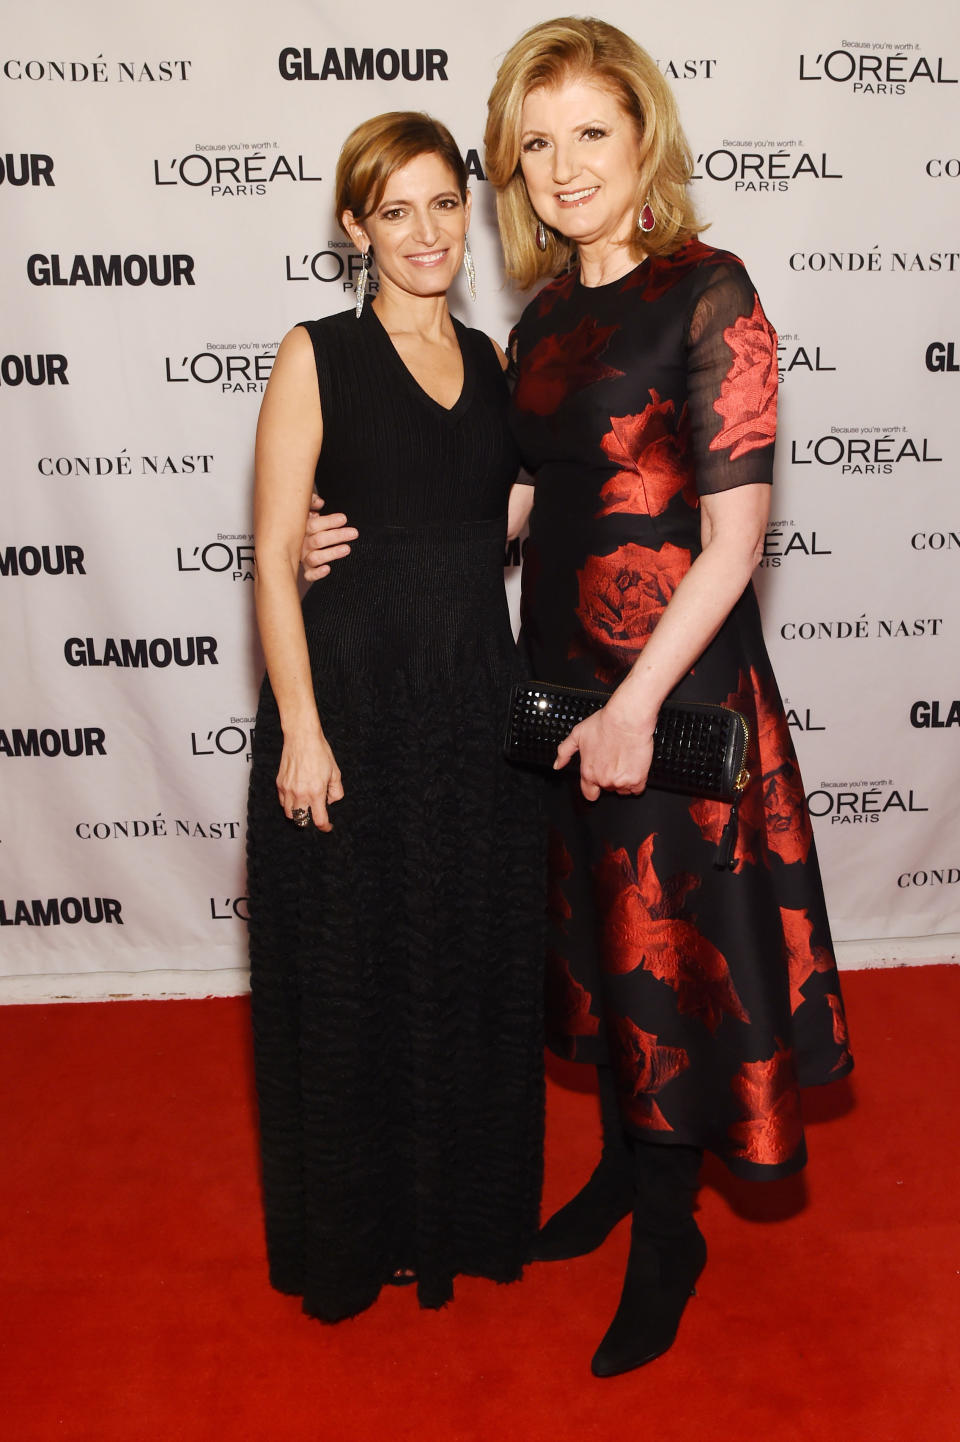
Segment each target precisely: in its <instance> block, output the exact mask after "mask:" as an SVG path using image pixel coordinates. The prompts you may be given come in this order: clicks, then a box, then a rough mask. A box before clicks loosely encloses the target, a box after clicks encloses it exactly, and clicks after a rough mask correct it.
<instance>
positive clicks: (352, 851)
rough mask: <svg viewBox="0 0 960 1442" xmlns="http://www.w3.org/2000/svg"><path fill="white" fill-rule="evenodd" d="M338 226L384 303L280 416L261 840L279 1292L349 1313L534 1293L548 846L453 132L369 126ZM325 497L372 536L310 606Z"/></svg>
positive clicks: (265, 588) (263, 1106) (310, 352)
mask: <svg viewBox="0 0 960 1442" xmlns="http://www.w3.org/2000/svg"><path fill="white" fill-rule="evenodd" d="M337 213H338V216H340V218H341V223H342V224H343V226H344V229H345V230H346V232H347V233H348V235H349V237H350V239H351V240H352V241H353V242H354V243H355V244H356V245H357V246H358V248H359V249H360V251H361V252H362V253H363V255H364V265H365V268H366V267H368V266H369V253H370V250H371V248H372V247H373V248H375V250H376V255H377V263H378V272H379V290H378V292H377V296H376V299H375V300H374V301H373V302H372V304H371V302H370V300H369V298H368V299H367V300H366V303H365V304H361V303H359V302H358V305H357V307H356V311H354V310H350V311H349V312H345V313H343V314H339V315H334V316H329V317H327V318H326V319H324V320H320V321H310V322H307V323H306V324H304V325H302V326H297V327H295V329H294V330H292V331H291V332H290V333H289V335H288V336H287V337H286V338H285V339H284V341H283V343H282V345H281V346H280V349H279V352H278V355H277V361H276V365H275V367H274V370H273V374H272V376H271V378H270V381H269V384H268V386H267V390H266V393H265V396H264V400H263V406H262V408H261V413H260V421H259V427H258V432H257V480H256V501H255V533H256V560H257V579H256V591H257V614H258V620H259V625H260V633H261V637H262V640H263V647H264V652H265V655H266V662H267V672H268V679H266V680H265V681H264V685H263V691H262V695H261V700H260V708H259V712H258V715H257V723H256V739H255V746H254V756H253V768H252V775H251V783H250V802H249V831H248V852H249V889H250V907H251V921H250V956H251V987H252V1003H253V1025H254V1043H255V1066H256V1081H257V1091H258V1098H259V1106H260V1124H261V1148H262V1160H263V1188H264V1208H265V1214H266V1230H267V1245H268V1254H269V1265H270V1278H271V1281H272V1283H273V1285H274V1286H275V1287H277V1288H278V1289H279V1290H281V1291H283V1292H289V1293H292V1294H295V1295H298V1296H301V1297H302V1298H303V1307H304V1310H305V1311H306V1312H308V1313H310V1314H311V1315H314V1316H317V1317H320V1318H323V1319H325V1320H327V1321H337V1320H338V1319H340V1318H342V1317H347V1316H351V1315H354V1314H355V1313H357V1312H360V1311H361V1310H363V1309H364V1308H365V1307H367V1306H369V1305H370V1304H371V1302H373V1301H374V1300H375V1298H376V1296H377V1294H378V1292H379V1290H380V1287H381V1286H382V1285H383V1284H384V1283H389V1282H397V1281H404V1280H415V1281H416V1284H417V1288H418V1293H419V1300H420V1302H421V1304H422V1305H423V1306H428V1307H438V1306H441V1305H442V1304H443V1303H444V1302H445V1301H446V1300H447V1299H448V1298H449V1297H450V1296H451V1295H452V1284H453V1278H454V1276H455V1275H456V1274H457V1273H459V1272H465V1273H473V1274H478V1275H482V1276H485V1277H491V1278H494V1279H496V1280H498V1281H509V1280H511V1279H513V1278H515V1277H517V1276H518V1275H519V1274H520V1270H521V1266H522V1263H523V1262H524V1260H525V1259H526V1257H527V1255H528V1252H529V1248H530V1246H531V1243H532V1239H533V1236H534V1234H535V1232H536V1226H537V1212H538V1204H539V1190H540V1174H541V1154H542V1007H541V995H542V952H543V936H542V926H541V912H542V907H541V900H540V899H541V896H542V885H543V877H542V871H541V865H540V862H541V848H540V841H539V832H540V829H541V827H540V824H539V822H538V820H537V817H536V813H535V795H533V794H532V788H531V782H530V780H529V778H523V777H520V776H518V775H516V774H515V773H514V772H513V771H512V770H511V768H510V767H508V765H507V764H506V762H504V761H503V760H502V759H501V757H500V752H499V746H500V739H501V735H502V727H503V714H504V708H505V706H506V698H507V692H508V689H509V685H510V683H511V681H512V679H513V678H514V672H515V667H516V656H515V650H514V646H513V638H512V635H511V631H510V624H509V617H508V612H507V605H506V597H505V593H504V587H503V554H504V543H505V537H506V531H507V505H508V496H509V494H510V490H511V485H512V483H513V481H514V480H515V477H516V474H517V456H516V449H515V446H514V443H513V441H512V439H511V436H510V433H509V429H508V426H507V414H506V412H507V387H506V381H505V379H504V376H503V371H502V365H501V361H502V356H501V357H500V358H498V354H497V352H496V350H495V348H494V346H493V345H492V343H491V342H490V341H489V340H488V339H487V338H486V337H485V336H483V335H481V334H480V333H479V332H478V331H475V330H468V329H467V328H466V327H464V326H462V325H461V324H460V323H459V322H458V321H454V320H453V319H452V318H451V316H450V313H449V310H448V308H447V301H446V292H447V289H448V287H449V286H450V284H451V283H452V281H453V279H454V277H455V275H456V274H457V272H458V269H459V267H460V265H461V262H462V261H463V260H464V250H465V246H466V231H467V226H468V222H469V214H470V197H469V194H468V192H467V184H466V171H465V168H464V162H463V160H462V158H461V156H460V154H459V152H458V150H457V147H456V145H455V143H454V141H453V139H452V137H451V136H450V134H449V132H448V131H447V130H446V129H445V128H444V127H443V126H442V125H439V124H438V123H437V122H435V121H432V120H430V119H429V118H428V117H426V116H423V115H418V114H407V113H401V112H397V113H392V114H390V115H385V116H380V117H377V118H376V119H375V120H372V121H369V122H367V123H366V124H365V125H362V126H360V127H359V128H358V130H356V131H355V132H354V133H353V134H352V135H351V136H350V138H349V139H348V141H347V143H346V145H345V146H344V149H343V152H342V154H341V158H340V163H339V166H338V170H337ZM468 274H469V267H468ZM361 301H362V297H361ZM315 485H316V486H317V488H318V489H320V490H322V492H323V494H324V496H325V497H326V498H327V499H328V501H329V502H330V503H331V505H333V506H334V507H340V508H343V509H347V508H349V511H350V515H351V519H353V520H355V521H356V523H357V526H358V528H359V529H360V533H361V534H360V539H359V540H358V541H356V542H355V544H354V545H353V547H352V553H351V554H350V556H349V558H348V559H345V560H342V561H341V562H340V563H339V564H338V566H337V567H336V568H335V573H334V575H333V576H332V577H331V579H329V580H326V581H324V583H323V584H322V585H320V586H315V587H313V588H312V589H311V590H310V591H308V592H307V595H306V597H305V599H304V602H303V607H302V611H301V607H300V604H299V600H298V594H297V580H296V578H297V568H298V561H299V553H300V544H301V539H302V536H303V526H304V517H305V515H306V513H307V509H308V505H309V502H310V496H311V492H312V491H313V489H314V486H315ZM521 490H522V491H523V490H528V488H526V487H524V488H521Z"/></svg>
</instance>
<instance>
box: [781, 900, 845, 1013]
mask: <svg viewBox="0 0 960 1442" xmlns="http://www.w3.org/2000/svg"><path fill="white" fill-rule="evenodd" d="M780 921H781V924H782V926H783V944H784V949H785V951H786V955H787V969H788V971H789V973H790V1010H791V1012H793V1013H795V1012H796V1011H798V1009H799V1008H800V1007H801V1006H802V1005H803V1003H804V1001H805V1000H806V997H805V996H804V994H803V987H804V984H805V983H806V982H808V981H809V980H810V978H811V976H813V974H814V972H815V971H821V972H823V971H832V970H833V955H832V954H831V952H829V951H828V950H827V948H826V947H825V946H814V945H813V942H812V937H813V922H812V921H811V920H810V917H809V915H808V913H807V912H806V911H805V910H803V911H796V910H791V909H790V908H789V907H786V906H781V908H780Z"/></svg>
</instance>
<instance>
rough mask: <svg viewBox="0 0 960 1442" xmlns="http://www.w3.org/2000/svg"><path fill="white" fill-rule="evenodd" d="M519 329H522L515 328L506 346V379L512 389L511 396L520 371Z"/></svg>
mask: <svg viewBox="0 0 960 1442" xmlns="http://www.w3.org/2000/svg"><path fill="white" fill-rule="evenodd" d="M519 329H520V327H519V326H516V325H515V326H514V327H513V330H512V331H511V332H510V335H509V337H508V339H507V345H506V354H507V369H506V372H505V374H506V377H507V385H508V386H509V387H510V394H511V395H512V394H513V388H514V386H515V385H516V383H517V371H518V365H517V343H518V332H519Z"/></svg>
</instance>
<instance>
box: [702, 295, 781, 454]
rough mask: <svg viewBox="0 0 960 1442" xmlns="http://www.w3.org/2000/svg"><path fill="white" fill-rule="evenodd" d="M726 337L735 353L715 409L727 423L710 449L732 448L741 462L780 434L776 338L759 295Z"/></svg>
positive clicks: (728, 330) (732, 451)
mask: <svg viewBox="0 0 960 1442" xmlns="http://www.w3.org/2000/svg"><path fill="white" fill-rule="evenodd" d="M723 339H724V340H725V342H726V343H727V345H728V346H729V347H730V349H731V350H732V351H733V364H732V365H731V367H730V369H729V371H728V372H727V374H726V376H725V378H724V381H723V384H722V386H721V387H720V394H719V396H718V397H717V399H716V400H715V401H714V403H713V409H714V410H715V411H716V412H717V414H718V415H719V416H721V417H722V418H723V425H722V426H721V427H720V430H719V431H718V432H717V434H716V435H715V436H714V438H713V440H712V441H711V442H710V449H711V451H721V450H729V451H730V459H731V460H732V461H736V460H738V459H739V458H740V456H745V455H746V454H747V452H748V451H754V450H757V449H758V448H759V447H760V446H769V445H770V444H771V443H772V441H773V439H774V436H775V435H776V431H777V337H776V332H775V331H774V330H773V328H772V326H771V325H770V323H769V321H768V320H767V318H766V316H765V315H764V313H763V310H762V309H761V306H760V301H759V299H758V298H756V297H754V302H753V312H752V314H751V315H749V316H746V315H741V316H739V317H738V318H737V320H736V321H735V322H734V324H733V325H731V326H727V328H726V330H725V331H724V332H723Z"/></svg>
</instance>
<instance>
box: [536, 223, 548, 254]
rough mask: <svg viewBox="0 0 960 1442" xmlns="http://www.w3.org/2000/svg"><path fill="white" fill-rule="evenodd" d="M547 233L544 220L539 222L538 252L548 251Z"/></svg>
mask: <svg viewBox="0 0 960 1442" xmlns="http://www.w3.org/2000/svg"><path fill="white" fill-rule="evenodd" d="M546 248H547V232H546V230H545V228H544V224H543V221H542V220H538V221H537V250H546Z"/></svg>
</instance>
